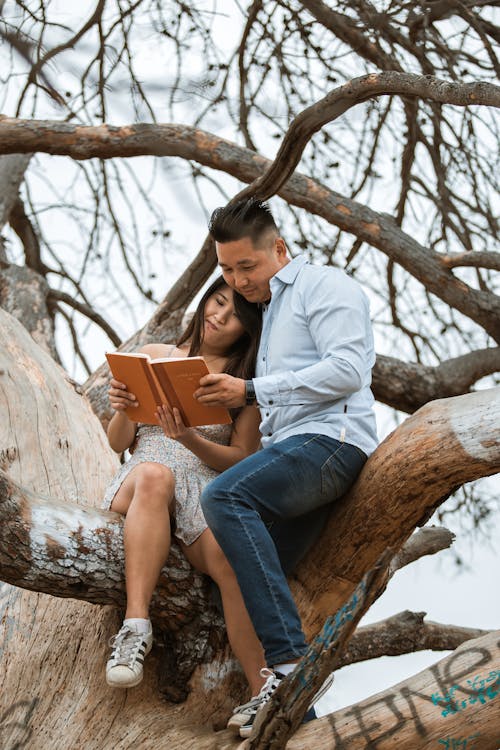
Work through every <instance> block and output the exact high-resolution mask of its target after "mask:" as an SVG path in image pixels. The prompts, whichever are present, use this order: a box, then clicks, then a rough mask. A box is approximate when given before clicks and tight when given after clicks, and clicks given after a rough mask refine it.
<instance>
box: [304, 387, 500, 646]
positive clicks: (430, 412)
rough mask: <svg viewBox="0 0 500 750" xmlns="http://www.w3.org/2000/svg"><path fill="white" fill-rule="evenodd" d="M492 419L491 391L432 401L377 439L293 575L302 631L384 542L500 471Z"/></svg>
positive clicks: (499, 408)
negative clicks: (473, 483)
mask: <svg viewBox="0 0 500 750" xmlns="http://www.w3.org/2000/svg"><path fill="white" fill-rule="evenodd" d="M499 423H500V388H492V389H489V390H484V391H478V392H476V393H470V394H467V395H466V396H457V397H455V398H450V399H442V400H439V401H433V402H431V403H429V404H427V405H426V406H424V407H423V408H422V409H419V410H418V411H417V412H416V413H415V414H414V415H412V416H411V417H409V418H408V419H407V420H406V421H405V422H403V424H401V425H400V426H399V427H398V428H397V429H396V430H395V431H394V432H392V433H391V434H390V435H389V436H388V437H387V438H386V439H385V440H384V441H383V442H382V443H381V445H380V446H379V447H378V449H377V450H376V451H375V453H374V454H373V455H372V456H371V457H370V459H369V460H368V461H367V463H366V464H365V467H364V468H363V471H362V472H361V475H360V477H359V478H358V480H357V481H356V483H355V485H354V486H353V488H352V490H351V491H350V492H349V493H348V494H347V495H345V496H344V497H343V498H342V499H341V500H340V501H338V502H337V503H336V504H335V505H334V508H333V510H332V514H331V516H330V520H329V522H328V525H327V528H326V529H325V532H324V534H323V536H322V537H321V540H320V543H319V544H317V545H316V546H315V548H314V549H313V550H312V551H311V553H310V554H309V555H308V557H307V561H306V563H305V564H303V565H302V566H301V567H299V569H298V571H297V574H296V576H295V584H296V585H295V594H296V598H297V601H298V604H299V608H300V609H301V611H302V616H303V622H304V624H305V627H306V632H307V633H309V634H311V633H316V632H318V630H319V628H320V627H321V625H322V623H323V622H324V620H325V619H326V617H327V616H328V615H329V614H330V613H331V612H335V611H337V610H338V609H339V607H340V606H341V605H342V604H343V603H345V602H346V601H347V599H348V598H349V597H350V596H351V595H352V592H353V591H354V588H355V586H356V584H357V583H358V582H359V580H360V579H361V577H362V576H363V575H364V574H365V573H366V572H367V571H368V570H370V569H371V568H373V566H374V565H375V563H376V561H377V560H378V558H379V557H380V555H381V554H382V553H383V551H384V549H385V548H386V546H391V547H393V548H395V549H397V548H398V547H400V546H401V545H402V544H403V542H404V541H405V540H406V539H407V538H408V537H409V536H410V534H411V533H412V532H413V530H414V528H415V527H416V526H421V525H423V524H424V523H425V522H426V521H427V520H428V519H429V518H430V516H431V515H432V513H433V512H434V510H435V509H436V508H437V507H438V506H439V505H440V504H441V503H442V502H443V501H444V500H445V499H446V498H447V497H448V496H449V495H450V494H451V493H452V492H453V491H454V490H455V489H456V488H457V487H460V486H461V485H462V484H464V483H465V482H470V481H472V480H473V479H477V478H479V477H482V476H490V475H491V474H495V473H496V472H498V471H499V470H500V435H499V432H498V424H499ZM324 571H328V576H325V575H324ZM312 592H314V593H312Z"/></svg>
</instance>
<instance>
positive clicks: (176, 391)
mask: <svg viewBox="0 0 500 750" xmlns="http://www.w3.org/2000/svg"><path fill="white" fill-rule="evenodd" d="M151 367H152V369H153V371H154V373H155V375H156V377H157V379H158V382H159V383H160V386H161V388H162V390H163V392H164V393H165V395H166V396H167V398H168V401H169V403H170V404H171V406H175V407H177V408H178V409H179V411H180V413H181V416H182V420H183V422H184V424H185V425H188V426H189V427H198V426H201V425H207V424H230V423H231V421H232V420H231V415H230V414H229V412H228V410H227V409H225V408H224V407H222V406H206V405H204V404H200V402H199V401H197V400H196V399H195V398H194V396H193V393H194V392H195V391H196V390H197V389H198V388H199V385H200V380H201V378H202V377H203V376H204V375H208V373H209V370H208V367H207V365H206V362H205V360H204V359H203V357H186V358H177V359H153V360H151Z"/></svg>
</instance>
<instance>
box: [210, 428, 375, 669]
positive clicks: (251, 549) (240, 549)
mask: <svg viewBox="0 0 500 750" xmlns="http://www.w3.org/2000/svg"><path fill="white" fill-rule="evenodd" d="M365 461H366V456H365V454H364V453H363V451H361V450H360V449H359V448H357V447H356V446H354V445H350V444H349V443H341V442H339V441H338V440H334V439H333V438H330V437H327V436H325V435H312V434H306V435H294V436H292V437H290V438H286V439H285V440H282V441H281V442H279V443H275V444H274V445H272V446H270V447H269V448H264V449H263V450H261V451H259V452H258V453H254V454H253V455H252V456H249V457H248V458H246V459H244V460H243V461H241V462H240V463H238V464H236V465H235V466H233V467H231V468H230V469H228V470H227V471H225V472H223V473H222V474H221V475H220V476H218V477H217V478H216V479H214V480H213V481H212V482H210V484H208V485H207V487H206V488H205V490H204V492H203V494H202V497H201V504H202V508H203V512H204V514H205V518H206V520H207V523H208V525H209V527H210V528H211V530H212V532H213V534H214V536H215V538H216V539H217V541H218V543H219V544H220V546H221V547H222V549H223V550H224V553H225V554H226V557H227V559H228V560H229V562H230V564H231V565H232V567H233V569H234V571H235V573H236V576H237V578H238V582H239V585H240V588H241V592H242V594H243V598H244V600H245V604H246V606H247V609H248V613H249V615H250V618H251V620H252V622H253V625H254V627H255V630H256V632H257V635H258V637H259V639H260V641H261V643H262V645H263V648H264V651H265V654H266V662H267V664H268V665H270V666H273V665H275V664H279V663H282V662H285V661H289V660H291V659H295V658H297V657H300V656H302V655H303V654H304V653H305V651H306V649H307V644H306V642H305V637H304V633H303V631H302V625H301V622H300V617H299V614H298V611H297V608H296V606H295V602H294V600H293V598H292V595H291V592H290V589H289V586H288V583H287V580H286V573H289V572H291V570H292V569H293V567H294V566H295V565H296V564H297V562H298V561H299V560H300V558H301V557H303V556H304V554H305V553H306V552H307V550H308V549H309V548H310V547H311V545H312V544H313V543H314V542H315V541H316V539H317V538H318V536H319V534H320V532H321V530H322V529H323V527H324V524H325V522H326V520H327V517H328V513H329V510H330V508H331V503H332V501H334V500H336V499H337V498H339V497H340V496H341V495H343V494H344V493H345V492H347V490H348V489H349V488H350V486H351V485H352V484H353V482H354V480H355V479H356V477H357V476H358V474H359V472H360V471H361V469H362V468H363V465H364V463H365Z"/></svg>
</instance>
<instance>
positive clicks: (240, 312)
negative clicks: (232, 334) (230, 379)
mask: <svg viewBox="0 0 500 750" xmlns="http://www.w3.org/2000/svg"><path fill="white" fill-rule="evenodd" d="M223 286H227V284H226V282H225V281H224V278H223V277H222V276H219V277H217V279H215V281H214V282H213V284H211V285H210V286H209V287H208V289H207V290H206V292H205V293H204V295H203V297H202V298H201V300H200V302H199V303H198V307H197V308H196V312H195V313H194V315H193V317H192V319H191V321H190V323H189V325H188V327H187V328H186V330H185V331H184V333H183V334H182V335H181V337H180V339H179V340H178V341H177V346H180V345H181V344H184V343H185V342H186V341H189V342H190V348H189V354H188V356H189V357H194V356H196V355H197V354H199V353H200V349H201V345H202V342H203V330H204V323H205V305H206V303H207V300H208V299H209V297H211V296H212V295H213V294H215V293H216V292H217V291H218V290H219V289H221V288H222V287H223ZM233 295H234V309H235V312H236V315H237V316H238V319H239V321H240V323H241V324H242V326H243V328H244V333H243V334H242V335H241V336H240V338H239V339H238V340H237V341H236V342H235V343H234V344H233V345H232V346H231V348H230V349H229V350H228V351H227V352H226V356H227V358H228V360H227V362H226V366H225V368H224V372H227V373H228V375H233V376H234V377H235V378H243V380H249V379H250V378H252V377H253V376H254V375H255V363H256V361H257V350H258V348H259V339H260V332H261V328H262V315H261V310H260V307H259V305H256V304H254V303H253V302H247V300H246V299H245V298H244V297H242V296H241V294H238V292H235V291H234V290H233Z"/></svg>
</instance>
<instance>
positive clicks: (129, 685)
mask: <svg viewBox="0 0 500 750" xmlns="http://www.w3.org/2000/svg"><path fill="white" fill-rule="evenodd" d="M142 678H143V675H142V674H140V675H139V677H137V678H136V679H135V680H133V681H132V682H126V683H125V682H112V681H111V680H109V679H108V677H107V676H106V684H107V685H109V687H114V688H125V689H126V688H132V687H136V685H139V684H140V683H141V682H142Z"/></svg>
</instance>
